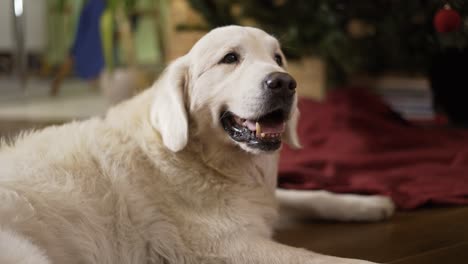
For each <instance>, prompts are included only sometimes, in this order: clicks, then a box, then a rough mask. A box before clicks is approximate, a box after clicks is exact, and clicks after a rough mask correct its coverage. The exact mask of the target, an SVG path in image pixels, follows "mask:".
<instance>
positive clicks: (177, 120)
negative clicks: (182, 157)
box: [151, 56, 188, 152]
mask: <svg viewBox="0 0 468 264" xmlns="http://www.w3.org/2000/svg"><path fill="white" fill-rule="evenodd" d="M187 82H188V58H187V56H184V57H181V58H179V59H177V60H175V61H174V62H172V63H171V64H170V65H169V66H168V68H167V69H166V70H165V72H164V73H163V75H162V77H161V78H160V79H159V80H158V81H157V82H156V83H155V84H154V85H155V86H156V87H154V89H155V92H154V101H153V104H152V106H151V124H152V126H153V128H155V129H156V130H158V131H159V133H161V137H162V140H163V143H164V145H165V146H166V147H167V148H168V149H170V150H171V151H173V152H177V151H180V150H182V149H183V148H184V147H185V146H186V145H187V141H188V117H187V110H186V108H185V102H184V97H185V96H184V92H185V88H186V86H187Z"/></svg>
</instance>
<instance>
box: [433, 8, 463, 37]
mask: <svg viewBox="0 0 468 264" xmlns="http://www.w3.org/2000/svg"><path fill="white" fill-rule="evenodd" d="M461 24H462V19H461V16H460V14H459V13H458V12H457V11H455V10H453V9H452V8H451V7H450V5H449V4H446V5H445V6H444V8H443V9H440V10H439V11H437V13H436V15H435V17H434V27H435V29H436V30H437V32H439V33H447V32H453V31H456V30H459V29H460V27H461Z"/></svg>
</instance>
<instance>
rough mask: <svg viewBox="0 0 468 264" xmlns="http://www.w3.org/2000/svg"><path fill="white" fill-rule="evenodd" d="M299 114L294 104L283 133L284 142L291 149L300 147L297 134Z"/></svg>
mask: <svg viewBox="0 0 468 264" xmlns="http://www.w3.org/2000/svg"><path fill="white" fill-rule="evenodd" d="M299 116H300V113H299V109H298V108H297V106H296V107H295V108H294V110H293V112H292V113H291V118H290V119H289V121H288V122H287V123H286V131H285V133H284V136H285V141H286V143H287V144H288V145H289V146H290V147H291V148H293V149H300V148H301V147H302V146H301V143H300V141H299V136H298V134H297V124H298V122H299Z"/></svg>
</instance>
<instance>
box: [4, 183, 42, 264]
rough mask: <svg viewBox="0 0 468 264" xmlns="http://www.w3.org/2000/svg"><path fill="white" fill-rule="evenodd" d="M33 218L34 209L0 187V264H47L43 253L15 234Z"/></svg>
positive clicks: (19, 197)
mask: <svg viewBox="0 0 468 264" xmlns="http://www.w3.org/2000/svg"><path fill="white" fill-rule="evenodd" d="M33 216H34V209H33V208H32V206H31V205H30V204H29V202H28V201H26V200H25V199H24V198H23V197H21V196H20V195H18V194H17V193H16V192H15V191H12V190H8V189H5V188H2V187H0V263H1V264H48V263H50V262H49V260H48V258H47V257H46V256H45V255H44V253H43V251H42V250H41V249H40V248H39V247H37V246H36V245H34V244H33V243H32V242H31V241H30V240H29V239H27V238H26V237H24V236H22V235H21V234H20V233H18V232H16V231H18V229H21V228H20V226H22V225H23V224H24V223H26V222H28V221H29V220H30V219H32V218H33Z"/></svg>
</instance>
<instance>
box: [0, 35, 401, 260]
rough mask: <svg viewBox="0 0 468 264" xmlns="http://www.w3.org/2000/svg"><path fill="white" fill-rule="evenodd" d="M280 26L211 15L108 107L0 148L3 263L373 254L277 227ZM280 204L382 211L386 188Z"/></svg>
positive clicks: (329, 212) (285, 118) (284, 93)
mask: <svg viewBox="0 0 468 264" xmlns="http://www.w3.org/2000/svg"><path fill="white" fill-rule="evenodd" d="M285 67H286V60H285V58H284V56H283V54H282V52H281V50H280V46H279V44H278V42H277V40H276V39H275V38H273V37H272V36H270V35H268V34H266V33H265V32H263V31H261V30H259V29H255V28H247V27H239V26H229V27H223V28H219V29H215V30H213V31H211V32H210V33H208V34H207V35H206V36H205V37H203V38H202V39H201V40H200V41H199V42H198V43H197V44H196V45H195V46H194V47H193V48H192V50H191V51H190V52H189V53H188V54H187V55H185V56H183V57H181V58H179V59H177V60H176V61H175V62H173V63H172V64H171V65H170V66H169V67H168V69H167V70H166V72H165V73H164V74H163V75H162V77H161V78H160V80H159V81H157V82H156V84H155V85H154V86H153V87H152V88H151V89H148V90H147V91H144V92H143V93H141V94H140V95H138V96H136V97H135V98H133V99H131V100H129V101H127V102H124V103H122V104H120V105H118V106H116V107H114V108H112V109H110V110H109V112H108V113H107V115H106V116H105V117H104V118H93V119H89V120H87V121H83V122H74V123H69V124H66V125H63V126H56V127H49V128H47V129H44V130H42V131H38V132H33V133H29V134H26V135H22V136H21V137H20V138H18V139H17V140H16V142H15V143H14V144H10V145H7V144H6V143H4V144H3V146H2V149H1V152H0V263H2V264H12V263H19V264H26V263H37V264H45V263H67V264H73V263H99V264H106V263H108V264H115V263H175V264H182V263H234V264H238V263H265V264H273V263H301V264H305V263H311V264H312V263H316V264H318V263H330V264H331V263H333V264H338V263H368V262H366V261H361V260H351V259H342V258H335V257H330V256H324V255H320V254H317V253H313V252H309V251H306V250H303V249H298V248H293V247H289V246H285V245H281V244H279V243H276V242H274V241H272V240H271V235H272V224H273V222H274V220H275V218H276V214H277V213H276V203H275V199H274V198H275V185H276V174H277V160H278V151H277V150H278V149H279V148H280V146H281V142H282V141H283V140H284V141H285V142H286V143H288V144H289V145H291V146H292V147H299V142H298V138H297V135H296V131H295V128H296V122H297V118H298V111H297V109H296V101H297V98H296V93H295V88H296V82H295V81H294V79H293V78H292V77H291V76H290V75H289V74H287V73H286V70H285ZM278 196H280V201H281V202H282V203H283V205H285V206H286V207H290V208H292V209H294V208H296V209H299V210H302V211H305V212H306V213H307V214H310V215H314V216H319V217H323V218H329V219H330V218H332V219H339V220H379V219H383V218H386V217H388V216H389V215H390V214H391V213H392V212H393V205H392V203H391V201H390V200H389V199H386V198H383V197H379V196H370V197H364V196H362V197H361V196H357V195H337V194H331V193H328V192H295V191H282V192H278Z"/></svg>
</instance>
